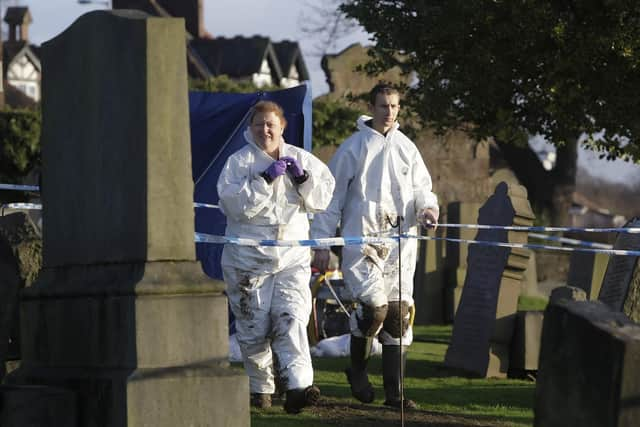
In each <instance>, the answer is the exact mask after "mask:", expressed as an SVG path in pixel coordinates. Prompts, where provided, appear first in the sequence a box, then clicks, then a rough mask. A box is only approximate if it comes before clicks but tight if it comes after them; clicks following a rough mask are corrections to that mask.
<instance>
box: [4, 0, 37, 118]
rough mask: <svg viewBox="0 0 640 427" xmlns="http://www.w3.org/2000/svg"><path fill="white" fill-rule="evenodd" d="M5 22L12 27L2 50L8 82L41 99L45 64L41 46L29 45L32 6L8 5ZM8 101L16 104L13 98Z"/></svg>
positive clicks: (5, 80)
mask: <svg viewBox="0 0 640 427" xmlns="http://www.w3.org/2000/svg"><path fill="white" fill-rule="evenodd" d="M4 22H5V23H6V24H7V25H8V26H9V31H8V39H7V40H4V42H3V49H2V65H3V67H2V72H3V78H4V82H5V84H6V85H10V86H11V87H13V88H16V89H18V90H19V91H20V92H22V93H23V94H24V95H26V96H27V97H28V98H30V99H31V100H32V101H33V102H34V103H37V102H39V101H40V87H41V86H40V85H41V80H42V66H41V65H40V59H39V58H38V52H37V50H38V48H37V47H36V46H33V45H30V44H29V24H31V22H32V18H31V13H30V12H29V8H27V7H8V8H7V12H6V13H5V16H4ZM6 102H7V104H9V105H10V106H12V105H11V101H10V99H9V97H7V99H6ZM19 106H23V105H19Z"/></svg>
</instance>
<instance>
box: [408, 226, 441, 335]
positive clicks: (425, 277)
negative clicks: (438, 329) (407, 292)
mask: <svg viewBox="0 0 640 427" xmlns="http://www.w3.org/2000/svg"><path fill="white" fill-rule="evenodd" d="M442 230H444V229H442V228H440V229H437V230H436V231H435V232H434V231H428V232H427V234H428V235H431V236H434V235H438V237H442V236H443V234H444V231H442ZM423 232H424V230H423ZM419 246H420V247H419V251H418V264H417V266H416V273H415V276H414V286H413V299H414V300H415V304H416V314H415V320H414V323H415V324H416V325H429V324H442V323H443V322H444V314H443V310H444V303H443V298H444V290H445V286H444V282H445V281H444V259H445V258H444V255H445V254H444V243H443V241H442V240H422V241H420V242H419Z"/></svg>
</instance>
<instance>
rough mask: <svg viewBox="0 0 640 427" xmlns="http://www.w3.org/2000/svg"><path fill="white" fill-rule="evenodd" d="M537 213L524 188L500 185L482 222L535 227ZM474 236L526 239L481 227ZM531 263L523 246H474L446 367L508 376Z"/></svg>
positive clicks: (483, 209)
mask: <svg viewBox="0 0 640 427" xmlns="http://www.w3.org/2000/svg"><path fill="white" fill-rule="evenodd" d="M533 218H534V216H533V212H532V211H531V207H530V205H529V202H528V200H527V199H526V190H525V189H524V187H521V186H515V185H512V186H508V185H507V184H506V183H500V184H499V185H498V186H497V187H496V190H495V193H494V194H493V195H492V196H491V197H490V198H489V200H487V202H486V203H485V204H484V205H483V206H482V207H481V208H480V211H479V217H478V223H479V224H483V225H497V226H507V225H524V226H526V225H532V223H533ZM475 240H479V241H482V240H485V241H493V242H512V243H525V242H526V241H527V234H526V233H524V232H519V231H518V232H515V231H506V230H503V229H481V230H479V231H478V233H477V236H476V238H475ZM527 264H528V251H526V250H524V249H516V248H507V247H497V246H485V245H472V246H471V247H470V248H469V256H468V259H467V274H466V278H465V282H464V287H463V289H462V298H461V300H460V305H459V307H458V311H457V313H456V316H455V320H454V325H453V335H452V338H451V344H450V345H449V348H448V349H447V354H446V356H445V365H446V366H449V367H452V368H457V369H462V370H465V371H467V372H469V373H472V374H475V375H479V376H483V377H484V376H487V377H505V376H506V375H507V370H508V365H509V345H510V342H511V338H512V336H513V327H514V322H515V313H516V310H517V305H518V297H519V295H520V290H521V280H522V278H523V273H524V270H525V269H526V268H527Z"/></svg>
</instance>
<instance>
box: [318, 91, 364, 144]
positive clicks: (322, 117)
mask: <svg viewBox="0 0 640 427" xmlns="http://www.w3.org/2000/svg"><path fill="white" fill-rule="evenodd" d="M359 116H360V111H359V110H357V109H355V108H353V107H351V106H349V105H348V104H347V103H346V102H342V101H335V100H331V99H329V98H320V99H315V100H314V101H313V146H314V147H316V148H317V147H321V146H325V145H340V144H341V143H342V141H344V140H345V139H346V138H347V137H348V136H350V135H351V134H352V133H353V132H354V131H355V130H356V120H357V119H358V117H359Z"/></svg>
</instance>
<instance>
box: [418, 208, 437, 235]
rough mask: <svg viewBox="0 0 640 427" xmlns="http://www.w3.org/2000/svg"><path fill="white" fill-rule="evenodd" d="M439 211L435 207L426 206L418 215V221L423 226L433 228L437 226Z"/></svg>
mask: <svg viewBox="0 0 640 427" xmlns="http://www.w3.org/2000/svg"><path fill="white" fill-rule="evenodd" d="M439 214H440V212H438V210H437V209H432V208H426V209H423V210H422V211H421V212H420V214H419V215H418V222H419V223H420V225H422V226H423V227H425V228H433V229H434V230H435V229H436V227H437V226H438V216H439Z"/></svg>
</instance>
